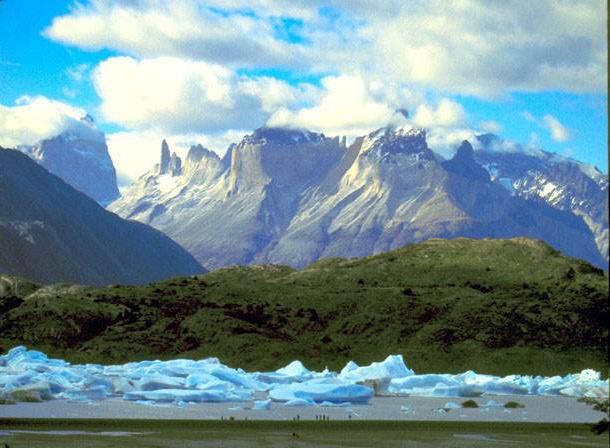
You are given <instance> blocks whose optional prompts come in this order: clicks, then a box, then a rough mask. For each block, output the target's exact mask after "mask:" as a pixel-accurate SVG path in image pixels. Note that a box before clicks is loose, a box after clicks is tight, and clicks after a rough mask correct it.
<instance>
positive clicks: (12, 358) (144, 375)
mask: <svg viewBox="0 0 610 448" xmlns="http://www.w3.org/2000/svg"><path fill="white" fill-rule="evenodd" d="M374 395H393V396H427V397H478V396H485V395H489V396H498V395H558V396H567V397H590V398H606V397H608V395H609V394H608V380H607V379H606V380H604V379H602V378H601V374H600V373H599V372H596V371H594V370H590V369H587V370H583V371H582V372H580V373H574V374H569V375H565V376H563V377H562V376H552V377H542V376H529V375H509V376H505V377H500V376H494V375H482V374H479V373H476V372H472V371H468V372H464V373H460V374H457V375H452V374H423V375H417V374H416V373H415V372H414V371H413V370H411V369H409V368H408V367H407V366H406V364H405V362H404V360H403V357H402V356H401V355H390V356H388V357H387V358H386V359H385V360H384V361H382V362H373V363H372V364H370V365H367V366H359V365H358V364H356V363H355V362H353V361H350V362H348V363H347V364H346V365H345V367H344V368H343V369H342V370H341V371H340V372H332V371H329V370H328V369H325V370H324V371H322V372H315V371H311V370H308V369H307V368H306V367H305V366H304V365H303V363H302V362H300V361H298V360H297V361H293V362H291V363H290V364H288V365H287V366H285V367H282V368H280V369H278V370H276V371H272V372H245V371H244V370H242V369H236V368H232V367H228V366H226V365H224V364H222V363H221V362H220V361H219V360H218V358H207V359H202V360H188V359H176V360H171V361H158V360H155V361H141V362H131V363H127V364H122V365H108V366H104V365H99V364H74V365H72V364H70V363H69V362H67V361H64V360H61V359H50V358H49V357H48V356H47V355H46V354H44V353H42V352H39V351H35V350H28V349H27V348H26V347H22V346H20V347H15V348H13V349H11V350H10V351H9V352H8V353H6V354H4V355H0V397H3V398H9V399H12V398H14V399H16V400H19V399H33V400H35V401H40V400H52V399H62V400H71V401H83V402H92V401H100V400H105V399H108V398H115V399H123V400H127V401H132V402H136V403H146V404H147V405H154V404H168V403H170V404H173V405H177V406H182V405H185V404H187V403H204V402H244V403H245V402H249V403H250V404H249V406H251V407H252V408H253V409H261V410H262V409H268V408H269V406H270V405H271V402H272V401H275V402H281V403H283V404H284V406H341V405H345V403H354V404H365V403H368V402H369V401H370V400H371V398H372V397H373V396H374ZM11 397H12V398H11ZM254 397H256V401H253V399H254ZM489 407H491V406H489Z"/></svg>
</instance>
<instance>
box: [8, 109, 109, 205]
mask: <svg viewBox="0 0 610 448" xmlns="http://www.w3.org/2000/svg"><path fill="white" fill-rule="evenodd" d="M18 149H19V150H20V151H22V152H24V153H26V154H27V155H29V156H30V157H31V158H32V159H34V160H35V161H36V162H38V163H39V164H40V165H42V166H43V167H45V168H46V169H47V170H48V171H49V172H51V173H53V174H55V175H56V176H58V177H60V178H62V179H63V180H64V181H65V182H66V183H68V184H70V185H71V186H72V187H74V188H76V189H77V190H78V191H81V192H83V193H85V194H86V195H87V196H89V197H90V198H93V199H95V200H96V201H97V202H99V203H100V204H102V205H106V204H109V203H110V202H112V201H114V200H115V199H117V198H118V197H119V196H120V195H119V189H118V187H117V179H116V172H115V169H114V165H113V164H112V160H111V158H110V155H109V154H108V147H107V146H106V137H105V136H104V133H103V132H101V131H99V130H98V129H97V128H96V127H95V124H94V122H93V119H92V118H91V117H90V116H89V115H87V116H85V117H84V118H82V119H81V120H80V121H75V122H74V123H72V125H71V126H70V127H69V128H68V129H67V130H65V131H64V132H62V133H61V134H59V135H57V136H55V137H51V138H48V139H45V140H42V141H40V142H38V143H37V144H35V145H33V146H21V147H19V148H18Z"/></svg>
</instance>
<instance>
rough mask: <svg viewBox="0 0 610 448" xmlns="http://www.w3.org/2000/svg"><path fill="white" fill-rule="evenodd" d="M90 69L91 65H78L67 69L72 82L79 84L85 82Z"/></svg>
mask: <svg viewBox="0 0 610 448" xmlns="http://www.w3.org/2000/svg"><path fill="white" fill-rule="evenodd" d="M89 69H90V66H89V64H78V65H74V66H72V67H68V68H67V69H66V73H67V75H68V77H69V78H70V79H71V80H72V81H74V82H77V83H79V82H82V81H83V80H85V78H86V76H87V72H88V71H89Z"/></svg>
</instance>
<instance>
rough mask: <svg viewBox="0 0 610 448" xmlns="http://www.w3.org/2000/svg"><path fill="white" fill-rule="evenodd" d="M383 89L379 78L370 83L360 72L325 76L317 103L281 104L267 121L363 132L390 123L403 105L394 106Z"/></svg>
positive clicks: (347, 132)
mask: <svg viewBox="0 0 610 448" xmlns="http://www.w3.org/2000/svg"><path fill="white" fill-rule="evenodd" d="M380 93H383V92H382V89H381V88H380V84H379V83H377V82H372V83H367V82H366V81H365V80H364V79H363V78H361V77H359V76H348V75H342V76H329V77H326V78H324V79H323V80H322V87H321V89H320V91H319V92H318V93H317V98H316V100H315V101H314V104H313V105H309V106H304V107H301V108H298V109H296V110H291V109H289V108H286V107H283V108H280V109H279V110H278V111H277V112H276V113H274V114H273V115H272V116H271V118H270V119H269V120H268V122H267V124H268V125H270V126H292V127H300V128H307V129H311V130H315V131H322V132H325V133H327V134H330V135H348V136H356V135H363V134H365V133H368V132H370V131H371V130H372V129H375V128H379V127H381V126H385V125H387V124H388V122H389V121H390V120H391V119H392V116H393V115H394V113H395V109H396V108H397V107H399V106H401V104H397V105H394V106H392V105H391V104H389V103H388V100H387V98H383V97H381V96H380ZM405 97H406V95H405Z"/></svg>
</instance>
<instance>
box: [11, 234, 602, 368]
mask: <svg viewBox="0 0 610 448" xmlns="http://www.w3.org/2000/svg"><path fill="white" fill-rule="evenodd" d="M532 266H535V267H536V268H535V269H532ZM4 283H5V286H4V291H5V293H4V294H2V284H3V283H2V278H0V311H2V312H0V351H6V350H7V349H8V348H10V347H13V346H15V345H18V344H25V345H27V346H29V347H36V348H39V349H42V350H44V351H45V352H47V353H49V354H50V355H52V356H60V357H67V358H68V359H69V360H71V361H79V362H83V361H84V362H104V363H108V362H126V361H135V360H138V359H159V358H165V359H168V358H175V357H188V358H193V359H198V358H202V357H207V356H214V357H219V358H220V359H221V360H222V361H223V362H225V363H229V364H230V365H233V366H240V367H243V368H246V369H249V370H250V369H251V370H256V369H277V368H278V367H281V366H283V365H286V364H287V363H288V362H290V361H292V360H293V359H300V360H302V361H303V362H305V364H306V365H307V367H309V368H315V369H323V368H324V367H325V366H328V367H330V368H332V369H336V368H340V367H342V366H343V365H344V364H345V363H346V362H347V361H348V360H355V361H356V362H358V363H359V364H366V363H369V362H371V361H374V360H377V359H379V357H380V350H381V351H382V352H383V353H384V354H387V353H401V354H403V355H404V358H405V360H406V362H407V363H408V364H409V366H410V367H412V368H414V369H415V370H416V371H417V372H422V373H423V372H439V371H443V372H456V373H457V372H461V371H465V370H468V369H475V370H477V371H480V372H485V373H495V374H502V375H508V374H513V373H515V370H518V371H519V373H522V374H524V373H527V374H546V375H555V374H563V373H567V372H574V371H580V370H582V369H583V368H595V369H598V370H602V371H604V370H605V369H607V343H608V341H607V337H608V328H607V320H608V317H609V316H608V314H609V303H608V275H607V274H605V273H604V272H602V271H601V270H600V269H597V268H595V267H593V266H591V265H589V264H588V263H585V262H583V261H580V260H576V259H570V258H567V257H564V256H562V255H560V254H559V253H558V252H557V251H555V250H554V249H552V248H551V247H549V246H548V245H546V244H544V243H542V242H540V241H535V240H530V239H524V238H517V239H512V240H490V239H483V240H470V239H463V238H460V239H454V240H439V239H433V240H429V241H427V242H425V243H420V244H415V245H410V246H408V247H405V248H403V249H399V250H396V251H393V252H388V253H384V254H380V255H376V256H372V257H367V258H362V259H352V260H345V259H330V260H324V261H321V262H317V263H314V264H312V265H310V266H309V267H307V268H306V269H305V270H302V271H295V270H293V269H290V268H288V267H283V266H274V265H267V266H251V267H244V266H239V267H233V268H226V269H220V270H217V271H214V272H211V273H208V274H205V275H202V276H196V277H186V278H176V279H173V280H171V281H166V282H163V283H157V284H152V285H147V286H142V287H112V288H100V289H96V288H85V289H82V288H81V289H79V288H74V287H69V286H59V287H57V286H51V287H40V286H38V287H37V286H36V285H32V284H30V283H25V284H23V283H20V282H18V281H15V280H13V281H10V279H9V280H6V281H5V282H4ZM50 298H51V299H52V300H49V299H50ZM516 366H518V369H516Z"/></svg>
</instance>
